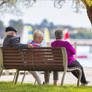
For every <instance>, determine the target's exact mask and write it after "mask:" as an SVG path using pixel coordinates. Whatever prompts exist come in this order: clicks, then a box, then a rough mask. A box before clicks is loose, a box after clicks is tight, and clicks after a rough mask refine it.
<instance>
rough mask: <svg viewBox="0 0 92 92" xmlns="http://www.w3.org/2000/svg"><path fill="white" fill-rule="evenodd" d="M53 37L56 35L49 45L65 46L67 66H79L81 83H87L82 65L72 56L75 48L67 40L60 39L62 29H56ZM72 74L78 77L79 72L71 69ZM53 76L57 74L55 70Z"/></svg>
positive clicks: (55, 81)
mask: <svg viewBox="0 0 92 92" xmlns="http://www.w3.org/2000/svg"><path fill="white" fill-rule="evenodd" d="M55 37H56V40H55V41H54V42H52V43H51V46H52V47H65V48H66V51H67V56H68V67H80V69H81V71H82V77H81V84H82V85H84V86H85V85H86V84H88V81H86V78H85V74H84V71H83V67H82V66H81V64H80V63H79V62H78V61H77V60H76V59H75V58H74V55H75V54H76V50H75V48H74V47H73V46H72V45H71V44H70V43H69V42H68V41H63V40H62V38H63V34H62V30H56V31H55ZM72 74H73V75H74V76H75V77H76V78H78V75H79V73H78V72H77V71H73V72H72ZM54 76H57V72H55V73H54ZM55 78H57V77H55ZM54 84H57V80H55V79H54Z"/></svg>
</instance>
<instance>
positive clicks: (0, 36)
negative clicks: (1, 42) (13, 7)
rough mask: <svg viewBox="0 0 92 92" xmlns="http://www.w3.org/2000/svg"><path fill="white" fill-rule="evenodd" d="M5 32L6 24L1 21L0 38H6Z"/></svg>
mask: <svg viewBox="0 0 92 92" xmlns="http://www.w3.org/2000/svg"><path fill="white" fill-rule="evenodd" d="M4 30H5V27H4V24H3V22H2V21H0V38H2V37H3V36H4Z"/></svg>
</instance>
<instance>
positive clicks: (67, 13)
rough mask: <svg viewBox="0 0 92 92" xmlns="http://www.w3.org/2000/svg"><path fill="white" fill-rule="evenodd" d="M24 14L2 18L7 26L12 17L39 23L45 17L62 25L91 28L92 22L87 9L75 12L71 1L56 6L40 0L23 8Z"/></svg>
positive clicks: (8, 15)
mask: <svg viewBox="0 0 92 92" xmlns="http://www.w3.org/2000/svg"><path fill="white" fill-rule="evenodd" d="M21 11H22V12H23V14H22V15H21V16H16V15H14V14H4V15H3V16H1V19H0V20H3V21H4V24H5V25H6V26H7V25H8V22H9V20H10V19H14V20H18V19H22V20H23V22H24V23H32V24H39V23H41V21H42V20H43V19H47V20H48V21H49V22H53V23H54V24H61V25H70V26H73V27H86V28H91V23H90V21H89V19H88V16H87V13H86V9H84V10H82V12H80V13H75V12H74V9H72V8H71V5H70V3H69V4H68V5H67V3H66V4H65V5H64V6H63V7H62V8H61V9H58V8H54V6H53V2H52V1H49V0H45V1H44V0H43V1H38V2H37V3H36V4H34V5H33V7H31V8H28V9H27V8H23V7H22V8H21Z"/></svg>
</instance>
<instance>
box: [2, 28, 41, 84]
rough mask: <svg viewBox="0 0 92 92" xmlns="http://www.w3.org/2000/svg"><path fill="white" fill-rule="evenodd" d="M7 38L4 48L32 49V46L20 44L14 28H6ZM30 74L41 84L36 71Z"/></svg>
mask: <svg viewBox="0 0 92 92" xmlns="http://www.w3.org/2000/svg"><path fill="white" fill-rule="evenodd" d="M5 31H6V38H5V39H4V42H3V47H15V48H18V49H27V48H31V47H32V45H31V44H21V43H20V37H17V36H16V34H17V31H16V29H14V28H13V27H7V28H6V30H5ZM30 73H31V74H32V75H33V76H34V78H35V79H36V81H37V82H38V84H41V81H40V78H39V76H38V74H37V73H36V72H35V71H30Z"/></svg>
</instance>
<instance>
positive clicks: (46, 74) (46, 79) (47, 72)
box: [44, 71, 50, 84]
mask: <svg viewBox="0 0 92 92" xmlns="http://www.w3.org/2000/svg"><path fill="white" fill-rule="evenodd" d="M49 77H50V72H49V71H45V72H44V79H45V84H48V83H49Z"/></svg>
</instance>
